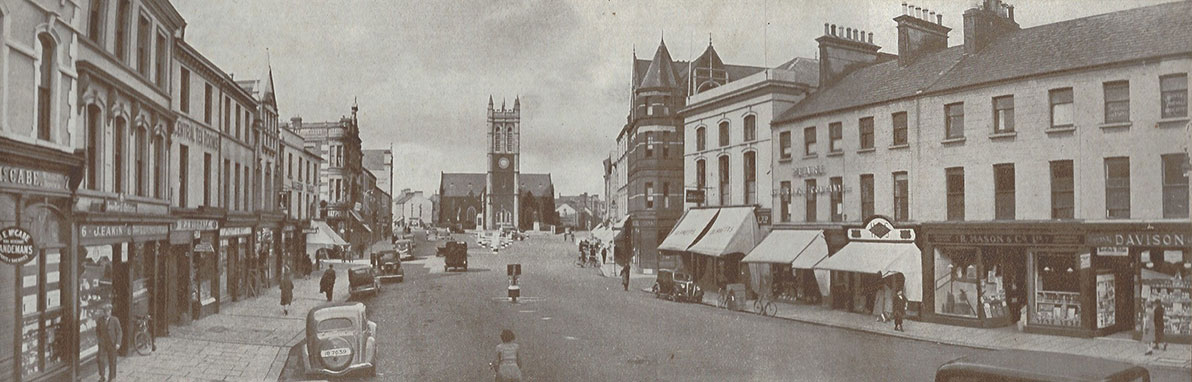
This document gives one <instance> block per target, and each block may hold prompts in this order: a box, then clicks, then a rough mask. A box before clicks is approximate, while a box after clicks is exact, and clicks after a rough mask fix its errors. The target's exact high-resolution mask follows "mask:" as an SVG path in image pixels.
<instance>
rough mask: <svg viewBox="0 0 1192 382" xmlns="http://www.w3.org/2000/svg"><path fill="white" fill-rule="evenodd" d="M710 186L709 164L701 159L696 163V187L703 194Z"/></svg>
mask: <svg viewBox="0 0 1192 382" xmlns="http://www.w3.org/2000/svg"><path fill="white" fill-rule="evenodd" d="M707 186H708V164H707V161H705V160H703V159H700V160H697V161H695V187H696V188H699V190H700V191H701V192H702V191H704V190H705V189H706V188H707Z"/></svg>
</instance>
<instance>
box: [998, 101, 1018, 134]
mask: <svg viewBox="0 0 1192 382" xmlns="http://www.w3.org/2000/svg"><path fill="white" fill-rule="evenodd" d="M993 132H994V134H997V133H1012V132H1014V96H1012V95H1010V96H1002V97H994V99H993Z"/></svg>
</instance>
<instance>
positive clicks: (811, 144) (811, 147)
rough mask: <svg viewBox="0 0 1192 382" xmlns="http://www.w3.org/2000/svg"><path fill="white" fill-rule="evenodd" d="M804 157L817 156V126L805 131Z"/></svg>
mask: <svg viewBox="0 0 1192 382" xmlns="http://www.w3.org/2000/svg"><path fill="white" fill-rule="evenodd" d="M803 155H806V156H812V155H815V126H811V127H806V128H804V129H803Z"/></svg>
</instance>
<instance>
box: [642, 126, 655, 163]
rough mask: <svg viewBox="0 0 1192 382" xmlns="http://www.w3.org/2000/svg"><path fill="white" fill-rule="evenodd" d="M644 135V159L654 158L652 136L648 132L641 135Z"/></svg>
mask: <svg viewBox="0 0 1192 382" xmlns="http://www.w3.org/2000/svg"><path fill="white" fill-rule="evenodd" d="M643 134H645V135H646V158H653V157H654V134H652V133H650V132H649V131H647V132H645V133H643Z"/></svg>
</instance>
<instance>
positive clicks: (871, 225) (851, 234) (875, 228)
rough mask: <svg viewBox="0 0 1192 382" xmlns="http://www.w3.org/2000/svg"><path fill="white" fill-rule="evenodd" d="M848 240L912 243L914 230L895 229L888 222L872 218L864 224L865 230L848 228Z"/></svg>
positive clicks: (883, 219)
mask: <svg viewBox="0 0 1192 382" xmlns="http://www.w3.org/2000/svg"><path fill="white" fill-rule="evenodd" d="M848 239H849V240H852V241H888V242H903V243H905V242H914V241H915V230H914V229H910V228H896V227H894V225H893V224H891V223H890V221H889V220H886V219H885V218H881V217H874V218H872V219H869V222H868V223H865V228H850V229H849V230H848Z"/></svg>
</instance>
